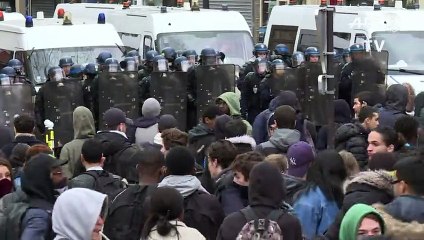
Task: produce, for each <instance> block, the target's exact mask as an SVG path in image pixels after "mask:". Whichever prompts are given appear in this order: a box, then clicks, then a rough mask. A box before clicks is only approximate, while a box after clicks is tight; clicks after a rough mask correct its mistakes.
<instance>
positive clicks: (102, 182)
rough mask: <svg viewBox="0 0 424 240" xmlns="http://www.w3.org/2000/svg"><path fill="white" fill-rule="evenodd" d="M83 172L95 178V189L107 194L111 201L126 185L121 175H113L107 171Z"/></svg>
mask: <svg viewBox="0 0 424 240" xmlns="http://www.w3.org/2000/svg"><path fill="white" fill-rule="evenodd" d="M82 174H86V175H90V176H91V177H93V178H94V188H93V190H95V191H97V192H101V193H104V194H106V195H107V196H108V197H109V202H110V201H112V199H114V198H115V196H116V195H118V193H120V192H121V191H122V190H123V189H124V188H125V187H126V186H125V184H124V182H123V181H122V179H121V178H120V177H119V176H115V175H112V174H111V173H109V172H107V171H104V170H103V171H86V172H84V173H82Z"/></svg>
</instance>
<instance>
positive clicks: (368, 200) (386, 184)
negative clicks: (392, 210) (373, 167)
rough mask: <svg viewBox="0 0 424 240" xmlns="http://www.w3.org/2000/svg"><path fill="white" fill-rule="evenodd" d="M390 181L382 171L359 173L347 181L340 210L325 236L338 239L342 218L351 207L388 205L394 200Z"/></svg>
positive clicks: (389, 176)
mask: <svg viewBox="0 0 424 240" xmlns="http://www.w3.org/2000/svg"><path fill="white" fill-rule="evenodd" d="M392 181H393V177H392V176H391V175H390V174H389V173H388V172H386V171H382V170H379V171H365V172H360V173H358V174H357V175H355V176H354V177H353V179H351V180H350V181H347V182H346V183H345V186H346V191H345V197H344V199H343V206H342V209H341V210H340V212H339V214H338V216H337V218H336V219H335V220H334V222H333V224H332V225H331V226H330V228H329V229H328V231H327V232H326V234H325V236H326V237H327V238H328V239H330V240H333V239H338V236H339V229H340V224H341V221H342V219H343V216H344V214H345V213H346V212H347V211H348V210H349V209H350V208H351V207H352V206H353V205H355V204H357V203H363V204H367V205H372V204H375V203H382V204H387V203H390V202H391V201H392V200H393V198H394V193H393V185H392V184H391V182H392Z"/></svg>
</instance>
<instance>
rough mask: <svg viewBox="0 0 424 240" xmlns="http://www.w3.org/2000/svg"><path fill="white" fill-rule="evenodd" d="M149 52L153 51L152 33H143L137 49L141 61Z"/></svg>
mask: <svg viewBox="0 0 424 240" xmlns="http://www.w3.org/2000/svg"><path fill="white" fill-rule="evenodd" d="M150 50H154V47H153V37H152V33H151V32H144V33H143V41H142V42H141V44H140V48H139V52H140V56H142V57H143V59H145V57H146V53H147V52H148V51H150Z"/></svg>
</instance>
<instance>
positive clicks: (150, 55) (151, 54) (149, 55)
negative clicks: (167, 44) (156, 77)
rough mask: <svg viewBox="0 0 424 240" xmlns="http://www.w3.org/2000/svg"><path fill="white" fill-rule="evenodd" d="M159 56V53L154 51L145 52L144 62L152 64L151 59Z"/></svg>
mask: <svg viewBox="0 0 424 240" xmlns="http://www.w3.org/2000/svg"><path fill="white" fill-rule="evenodd" d="M157 55H159V53H158V52H157V51H155V50H150V51H147V52H146V62H152V61H153V59H154V58H155V57H156V56H157Z"/></svg>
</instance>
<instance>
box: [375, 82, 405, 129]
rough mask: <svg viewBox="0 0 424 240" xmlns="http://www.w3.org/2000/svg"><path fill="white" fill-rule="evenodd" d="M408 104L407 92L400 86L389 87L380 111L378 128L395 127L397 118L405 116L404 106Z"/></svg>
mask: <svg viewBox="0 0 424 240" xmlns="http://www.w3.org/2000/svg"><path fill="white" fill-rule="evenodd" d="M407 104H408V90H407V89H406V88H405V87H404V86H402V85H400V84H393V85H391V86H390V87H389V88H388V89H387V92H386V102H385V104H384V107H383V108H381V109H380V116H379V120H378V121H379V123H380V126H387V127H392V128H394V127H395V122H396V120H397V119H398V118H400V117H402V116H405V115H406V105H407Z"/></svg>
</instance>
